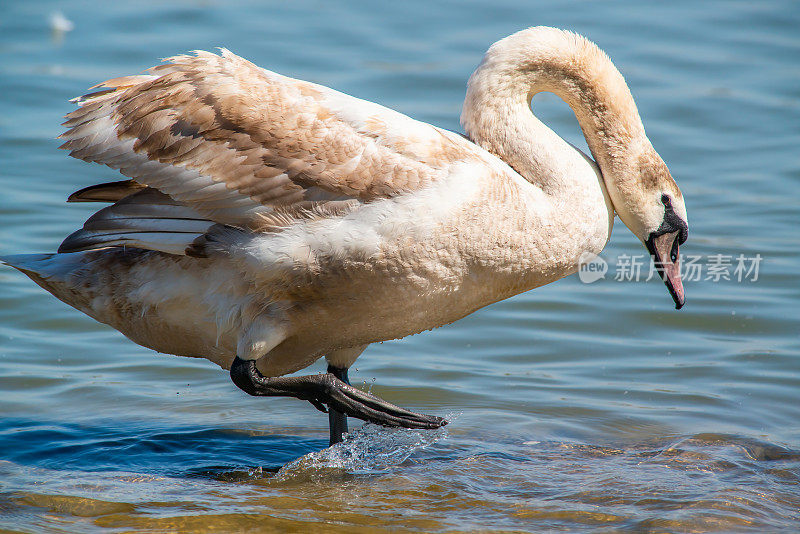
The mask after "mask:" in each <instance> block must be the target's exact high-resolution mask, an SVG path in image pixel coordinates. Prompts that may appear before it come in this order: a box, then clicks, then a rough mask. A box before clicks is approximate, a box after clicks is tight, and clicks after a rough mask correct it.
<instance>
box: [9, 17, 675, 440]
mask: <svg viewBox="0 0 800 534" xmlns="http://www.w3.org/2000/svg"><path fill="white" fill-rule="evenodd" d="M92 89H96V90H95V91H94V92H91V93H89V94H87V95H84V96H82V97H79V98H77V99H75V102H77V104H78V108H77V109H76V110H75V111H73V112H71V113H69V114H68V115H67V116H66V119H67V121H66V122H65V123H64V126H65V127H66V128H67V131H66V132H65V133H64V134H63V135H62V136H61V137H62V138H63V139H64V140H65V142H64V144H63V145H62V146H61V148H63V149H66V150H69V151H70V152H69V153H70V155H71V156H73V157H76V158H79V159H82V160H85V161H90V162H97V163H102V164H105V165H107V166H109V167H111V168H112V169H117V170H119V172H120V173H121V174H122V175H124V176H125V177H127V179H126V180H121V181H115V182H110V183H105V184H99V185H94V186H90V187H87V188H85V189H82V190H80V191H77V192H76V193H74V194H72V195H71V196H70V197H69V199H68V201H72V202H105V203H110V205H108V206H106V207H103V208H102V209H100V210H99V211H97V212H96V213H95V214H94V215H92V216H91V217H90V218H89V219H88V220H87V221H86V223H85V224H84V225H83V228H81V229H80V230H78V231H76V232H75V233H73V234H72V235H70V236H69V237H67V238H66V239H65V240H64V242H63V243H62V244H61V246H60V247H59V249H58V252H57V253H55V254H33V255H13V256H7V257H4V258H3V261H4V262H5V263H6V264H8V265H10V266H12V267H15V268H16V269H18V270H20V271H22V272H23V273H25V274H26V275H27V276H29V277H30V278H31V279H33V281H34V282H36V283H37V284H39V285H40V286H41V287H43V288H44V289H46V290H47V291H49V292H50V293H52V294H53V295H55V296H56V297H57V298H59V299H61V300H62V301H64V302H66V303H67V304H69V305H71V306H73V307H75V308H77V309H78V310H80V311H82V312H84V313H86V314H88V315H89V316H91V317H93V318H94V319H96V320H98V321H100V322H103V323H106V324H108V325H110V326H112V327H113V328H116V329H117V330H119V331H120V332H122V333H123V334H124V335H125V336H127V337H128V338H130V339H131V340H132V341H134V342H135V343H138V344H140V345H143V346H145V347H149V348H151V349H153V350H156V351H159V352H163V353H169V354H175V355H182V356H192V357H201V358H207V359H208V360H211V361H212V362H215V363H216V364H218V365H220V366H221V367H222V368H224V369H227V370H229V371H230V376H231V379H232V381H233V382H234V383H235V384H236V386H238V387H239V388H241V389H242V390H243V391H245V392H247V393H248V394H250V395H256V396H292V397H297V398H299V399H304V400H308V401H310V402H311V403H312V404H313V405H314V406H315V407H317V408H318V409H319V410H321V411H323V412H325V411H327V412H328V413H329V427H330V441H331V443H336V442H338V441H341V440H342V435H343V433H344V432H346V431H347V416H348V415H350V416H353V417H356V418H360V419H363V420H365V421H371V422H374V423H378V424H381V425H388V426H401V427H409V428H435V427H439V426H442V425H444V424H446V423H447V421H446V420H445V419H443V418H440V417H436V416H430V415H424V414H418V413H415V412H411V411H409V410H405V409H403V408H400V407H398V406H395V405H393V404H390V403H388V402H386V401H384V400H382V399H380V398H378V397H376V396H373V395H371V394H369V393H366V392H363V391H361V390H359V389H357V388H354V387H352V386H350V385H349V382H348V376H347V370H348V368H349V367H350V366H351V365H352V364H353V362H354V361H355V360H356V358H357V357H358V356H359V355H360V354H361V353H362V352H363V351H364V349H365V348H366V347H367V346H368V345H369V344H370V343H374V342H377V341H384V340H390V339H397V338H402V337H405V336H408V335H411V334H415V333H418V332H422V331H424V330H429V329H432V328H435V327H439V326H442V325H445V324H448V323H451V322H453V321H456V320H458V319H460V318H462V317H464V316H466V315H468V314H470V313H472V312H474V311H475V310H478V309H480V308H482V307H484V306H486V305H488V304H491V303H494V302H497V301H500V300H503V299H506V298H508V297H511V296H513V295H516V294H518V293H521V292H524V291H528V290H530V289H533V288H536V287H539V286H542V285H544V284H548V283H550V282H553V281H555V280H558V279H559V278H562V277H564V276H567V275H569V274H572V273H574V272H576V271H577V269H578V267H579V263H580V261H581V257H582V255H584V254H587V253H588V254H599V253H600V252H601V251H602V250H603V248H604V247H605V245H606V243H607V242H608V240H609V236H610V233H611V228H612V224H613V220H614V214H615V213H616V214H617V215H618V216H619V218H620V219H621V220H622V222H623V223H624V224H625V225H626V226H627V227H628V228H629V229H630V230H631V232H633V233H634V234H635V235H636V236H637V237H638V238H639V239H640V240H641V242H642V243H643V245H644V246H645V247H646V249H647V250H648V251H649V253H650V254H651V255H652V257H653V260H654V262H655V265H656V267H657V269H658V272H659V273H660V275H661V277H662V279H663V280H664V282H665V284H666V286H667V288H668V290H669V292H670V294H671V295H672V298H673V299H674V302H675V305H676V307H677V308H680V307H681V306H683V304H684V291H683V286H682V284H681V278H680V272H679V245H681V244H683V243H684V242H685V241H686V239H687V235H688V223H687V216H686V208H685V205H684V201H683V196H682V194H681V192H680V190H679V189H678V186H677V185H676V183H675V181H674V180H673V178H672V176H671V175H670V172H669V170H668V169H667V166H666V165H665V163H664V161H663V160H662V159H661V157H660V156H659V155H658V153H657V152H656V151H655V149H654V148H653V146H652V144H651V143H650V141H649V140H648V138H647V135H646V134H645V130H644V127H643V125H642V121H641V119H640V117H639V113H638V111H637V108H636V105H635V103H634V101H633V97H632V96H631V93H630V91H629V89H628V86H627V85H626V83H625V81H624V79H623V77H622V75H621V74H620V73H619V71H618V70H617V69H616V67H615V66H614V64H613V63H612V62H611V60H610V59H609V58H608V56H607V55H606V54H605V53H604V52H602V51H601V50H600V49H599V48H598V47H597V46H596V45H595V44H594V43H592V42H590V41H589V40H587V39H585V38H584V37H581V36H579V35H577V34H575V33H571V32H568V31H562V30H559V29H555V28H548V27H533V28H528V29H525V30H522V31H520V32H517V33H515V34H513V35H511V36H509V37H506V38H504V39H502V40H500V41H498V42H496V43H494V44H493V45H492V46H491V47H490V48H489V50H488V52H487V53H486V55H485V56H484V58H483V61H482V62H481V63H480V65H479V66H478V67H477V70H476V71H475V72H474V74H472V76H471V77H470V79H469V82H468V86H467V93H466V99H465V102H464V106H463V112H462V114H461V124H462V126H463V127H464V131H465V135H463V136H462V135H459V134H456V133H453V132H450V131H447V130H444V129H441V128H437V127H435V126H432V125H429V124H426V123H423V122H419V121H416V120H413V119H411V118H409V117H407V116H405V115H402V114H400V113H398V112H395V111H392V110H390V109H387V108H385V107H382V106H380V105H378V104H374V103H371V102H367V101H364V100H359V99H357V98H354V97H351V96H348V95H346V94H343V93H340V92H337V91H334V90H332V89H329V88H327V87H323V86H321V85H316V84H314V83H309V82H306V81H300V80H295V79H292V78H288V77H285V76H282V75H280V74H276V73H274V72H270V71H268V70H265V69H262V68H259V67H257V66H255V65H254V64H252V63H250V62H248V61H246V60H245V59H243V58H241V57H238V56H236V55H235V54H233V53H231V52H229V51H228V50H225V49H221V52H220V53H219V54H215V53H209V52H204V51H196V52H194V53H192V54H189V55H179V56H176V57H172V58H169V59H166V60H164V63H163V64H161V65H159V66H155V67H153V68H151V69H149V71H148V73H147V74H142V75H136V76H126V77H122V78H115V79H112V80H108V81H105V82H103V83H101V84H99V85H96V86H94V87H93V88H92ZM541 91H549V92H552V93H555V94H556V95H557V96H559V97H560V98H562V99H563V100H564V101H565V102H566V103H567V104H568V105H569V106H570V107H571V108H572V110H573V112H574V113H575V116H576V117H577V119H578V122H579V124H580V127H581V129H582V131H583V134H584V136H585V138H586V142H587V145H588V147H589V149H590V151H591V154H592V156H593V158H594V159H591V158H589V157H588V156H586V155H585V154H584V153H582V152H581V151H580V150H578V149H577V148H575V147H573V146H572V145H570V144H569V143H567V142H566V141H564V140H563V139H561V138H560V137H559V136H558V135H556V134H555V133H554V132H553V131H552V130H550V129H549V128H548V127H547V126H545V125H544V124H543V123H542V122H541V121H539V120H538V119H537V118H536V116H535V115H534V114H533V113H532V111H531V100H532V98H533V96H534V95H535V94H537V93H539V92H541ZM322 356H324V357H325V358H326V360H327V363H328V372H327V373H321V374H317V375H307V376H286V375H288V374H290V373H294V372H296V371H299V370H301V369H304V368H305V367H307V366H309V365H310V364H312V363H313V362H315V361H316V360H317V359H319V358H320V357H322Z"/></svg>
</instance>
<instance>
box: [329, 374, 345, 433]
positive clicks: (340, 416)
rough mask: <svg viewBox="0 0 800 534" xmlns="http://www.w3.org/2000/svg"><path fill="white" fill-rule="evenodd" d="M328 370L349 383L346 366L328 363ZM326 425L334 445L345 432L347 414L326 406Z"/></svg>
mask: <svg viewBox="0 0 800 534" xmlns="http://www.w3.org/2000/svg"><path fill="white" fill-rule="evenodd" d="M328 372H329V373H330V374H332V375H333V376H335V377H336V378H338V379H339V380H341V381H342V382H344V383H345V384H347V385H348V386H349V385H350V379H349V378H348V376H347V367H335V366H333V365H330V364H329V365H328ZM328 425H329V426H330V432H331V441H330V444H331V445H335V444H337V443H339V442H341V441H342V435H343V434H345V433H347V414H345V413H342V412H340V411H338V410H336V409H335V408H330V407H329V408H328Z"/></svg>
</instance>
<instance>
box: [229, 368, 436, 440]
mask: <svg viewBox="0 0 800 534" xmlns="http://www.w3.org/2000/svg"><path fill="white" fill-rule="evenodd" d="M231 380H233V383H234V384H236V386H237V387H238V388H239V389H241V390H242V391H244V392H245V393H248V394H249V395H254V396H265V397H296V398H298V399H302V400H307V401H309V402H310V403H311V404H313V405H314V406H315V407H316V408H317V409H318V410H321V411H323V412H324V411H327V410H326V409H325V405H327V406H328V408H329V409H333V410H336V411H337V412H340V413H343V414H346V415H349V416H351V417H356V418H358V419H361V420H363V421H367V422H370V423H375V424H378V425H383V426H391V427H404V428H439V427H442V426H444V425H446V424H447V420H446V419H444V418H442V417H437V416H435V415H424V414H419V413H415V412H412V411H409V410H406V409H404V408H400V407H399V406H395V405H394V404H391V403H389V402H386V401H385V400H383V399H380V398H378V397H376V396H374V395H372V394H370V393H366V392H364V391H361V390H360V389H357V388H354V387H353V386H351V385H349V384H346V383H345V382H343V381H341V380H339V379H338V378H336V377H335V376H334V375H333V374H331V373H325V374H318V375H305V376H279V377H274V378H267V377H265V376H263V375H262V374H261V373H260V372H259V371H258V369H257V368H256V362H255V361H254V360H242V359H240V358H238V357H237V358H236V359H235V360H234V361H233V364H232V365H231Z"/></svg>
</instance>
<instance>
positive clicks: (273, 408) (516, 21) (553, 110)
mask: <svg viewBox="0 0 800 534" xmlns="http://www.w3.org/2000/svg"><path fill="white" fill-rule="evenodd" d="M3 8H4V9H3V10H0V94H2V95H3V98H2V99H0V162H2V163H0V191H2V194H0V254H5V253H35V252H46V251H52V250H54V249H55V248H56V247H57V246H58V243H59V242H60V241H61V239H63V237H64V236H65V235H67V234H69V233H70V232H72V231H73V230H75V229H76V228H79V227H80V225H82V224H83V221H84V220H85V218H86V217H87V216H88V214H89V213H90V210H91V209H92V208H93V206H86V205H76V204H70V205H67V204H65V203H64V199H65V198H66V197H67V196H68V195H69V194H70V193H71V192H73V191H75V190H76V189H79V188H81V187H84V186H87V185H90V184H93V183H99V182H103V181H110V180H116V179H119V175H118V174H116V173H114V172H112V171H110V170H109V169H107V168H104V167H99V166H91V165H87V164H85V163H82V162H78V161H73V160H70V159H69V158H67V157H66V155H65V154H64V153H63V152H60V151H58V150H56V147H57V146H58V144H59V143H58V141H56V140H55V139H54V138H55V136H56V135H58V134H59V133H60V131H61V130H60V127H59V126H58V123H59V122H60V120H61V116H62V115H63V114H64V113H66V112H68V111H69V110H70V109H71V105H70V104H69V103H68V102H67V100H68V99H69V98H71V97H74V96H76V95H80V94H83V93H85V92H86V88H87V87H88V86H90V85H93V84H95V83H97V82H98V81H101V80H104V79H108V78H110V77H113V76H122V75H126V74H132V73H137V72H140V71H141V70H142V69H144V68H146V67H148V66H150V65H152V64H153V63H154V62H155V61H156V60H157V58H160V57H164V56H168V55H172V54H175V53H180V52H184V51H187V50H192V49H197V48H201V49H213V48H214V47H216V46H226V47H228V48H230V49H231V50H233V51H234V52H236V53H238V54H240V55H242V56H244V57H246V58H248V59H251V60H253V61H254V62H256V63H257V64H259V65H262V66H265V67H267V68H270V69H273V70H276V71H278V72H281V73H284V74H288V75H292V76H296V77H300V78H304V79H309V80H312V81H315V82H319V83H323V84H325V85H330V86H333V87H335V88H336V89H339V90H342V91H345V92H348V93H351V94H354V95H356V96H359V97H362V98H365V99H368V100H373V101H377V102H380V103H382V104H385V105H387V106H389V107H392V108H395V109H398V110H400V111H402V112H405V113H408V114H410V115H412V116H413V117H415V118H418V119H421V120H424V121H428V122H432V123H435V124H437V125H439V126H443V127H445V128H449V129H453V130H459V125H458V115H459V111H460V106H461V101H462V99H463V96H464V86H465V82H466V80H467V78H468V77H469V75H470V73H471V72H472V70H473V69H474V67H475V66H476V64H477V63H478V61H479V58H480V57H481V54H482V53H483V52H484V51H485V49H486V47H487V45H488V44H489V43H491V42H493V41H495V40H496V39H498V38H501V37H504V36H506V35H508V34H510V33H512V32H514V31H516V30H519V29H520V28H522V27H524V26H527V25H533V24H549V25H554V26H560V27H564V28H570V29H574V30H576V31H579V32H581V33H584V34H586V35H588V36H589V37H590V38H592V39H593V40H595V41H597V42H598V43H599V44H600V45H601V46H602V47H603V48H604V49H606V50H607V51H608V52H609V53H610V55H611V57H612V58H613V59H614V61H615V62H616V63H617V64H618V65H619V67H620V69H621V70H622V72H623V73H624V75H625V77H626V80H627V81H628V83H629V84H630V86H631V87H632V90H633V94H634V96H635V98H636V101H637V104H638V105H639V108H640V111H641V113H642V116H643V119H644V123H645V126H646V127H647V131H648V133H649V135H650V138H651V140H652V141H653V143H654V145H655V146H656V148H657V149H658V150H659V153H660V154H661V155H662V156H663V157H664V159H665V160H666V161H667V163H668V164H669V166H670V169H671V171H672V174H673V175H674V176H675V178H676V179H677V181H678V182H679V183H680V185H681V189H682V191H683V193H684V195H685V198H686V203H687V209H688V213H689V218H690V221H691V223H690V224H691V231H690V239H689V241H688V242H687V243H686V246H685V247H682V249H681V250H682V252H684V253H685V254H687V255H699V256H702V257H703V258H709V257H711V256H713V255H716V254H721V255H724V256H726V257H732V258H735V257H737V256H738V255H739V254H744V255H745V256H746V257H754V256H755V255H756V254H760V255H761V256H762V257H763V263H762V264H761V270H760V274H759V279H758V281H757V282H753V283H750V282H748V283H737V282H736V281H731V280H728V281H726V280H722V281H719V282H714V281H712V280H706V279H700V280H697V281H695V282H691V283H687V284H686V294H687V304H686V307H685V308H684V309H682V310H681V311H680V312H676V311H675V310H673V309H672V304H671V300H670V298H669V296H668V295H667V294H666V291H665V289H664V286H663V284H662V283H661V282H659V281H657V280H652V281H650V282H647V283H645V282H639V283H636V282H620V281H614V280H613V279H610V278H611V277H607V278H606V279H603V280H598V281H596V282H594V283H592V284H582V283H581V282H580V281H579V280H578V279H577V278H576V277H570V278H568V279H565V280H562V281H560V282H558V283H556V284H552V285H550V286H547V287H544V288H541V289H538V290H536V291H533V292H531V293H529V294H525V295H520V296H519V297H517V298H514V299H510V300H508V301H506V302H503V303H499V304H497V305H494V306H491V307H489V308H487V309H484V310H481V311H479V312H478V313H476V314H473V315H472V316H470V317H468V318H466V319H464V320H462V321H459V322H457V323H455V324H453V325H451V326H448V327H446V328H442V329H438V330H436V331H435V332H428V333H425V334H423V335H419V336H414V337H412V338H409V339H406V340H403V341H395V342H387V343H383V344H378V345H373V346H371V347H369V348H368V349H367V351H366V352H365V353H364V355H363V356H362V357H361V358H360V359H359V361H358V362H357V364H356V368H354V369H353V370H352V371H351V379H352V380H353V382H354V384H365V387H366V385H369V386H372V387H374V389H375V393H376V394H378V395H379V396H381V397H383V398H385V399H386V400H388V401H390V402H393V403H395V404H399V405H401V406H404V407H408V408H410V409H413V410H415V411H419V412H423V413H431V414H436V415H443V416H444V415H447V414H448V413H452V412H455V413H459V414H460V415H459V416H458V417H457V418H455V419H454V420H453V422H452V423H451V424H450V425H448V426H447V427H446V428H445V429H442V430H439V431H435V432H418V431H408V430H386V429H381V428H376V427H373V426H366V427H363V428H359V424H360V423H358V422H355V421H353V422H352V423H351V427H352V428H353V433H352V435H351V436H350V437H349V439H348V440H347V441H346V442H345V443H343V444H340V445H337V446H336V447H333V448H326V445H327V436H328V435H327V417H326V416H325V415H324V414H320V413H319V412H317V411H316V410H314V409H313V408H312V407H311V406H310V405H308V403H305V402H300V401H297V400H294V399H272V398H271V399H255V398H251V397H248V396H247V395H245V394H243V393H242V392H240V391H238V390H237V389H236V388H235V387H234V386H233V385H232V384H231V383H230V380H229V377H228V376H227V373H225V372H224V371H222V370H220V369H219V368H217V367H215V366H213V365H211V364H209V363H208V362H205V361H201V360H191V359H185V358H177V357H170V356H164V355H158V354H155V353H153V352H151V351H148V350H145V349H142V348H140V347H137V346H135V345H134V344H132V343H131V342H130V341H128V340H126V339H125V338H123V337H122V336H121V335H119V334H117V333H115V332H113V331H111V330H110V329H108V328H107V327H104V326H102V325H99V324H97V323H95V322H93V321H92V320H91V319H89V318H87V317H85V316H83V315H81V314H80V313H78V312H76V311H75V310H72V309H71V308H68V307H66V306H64V305H63V304H61V303H59V302H57V301H55V299H53V298H52V297H50V296H49V295H47V294H45V293H44V292H43V291H41V290H40V289H39V288H38V287H36V286H34V285H33V284H32V283H31V282H30V281H29V280H28V279H26V278H25V277H24V276H22V275H20V274H19V273H16V272H13V271H11V270H10V269H5V268H0V529H10V530H16V531H26V532H31V531H32V532H42V531H58V532H70V533H72V532H92V531H99V530H103V531H106V530H109V529H111V530H112V531H123V532H128V531H137V530H139V531H148V532H164V531H181V532H208V531H214V532H228V531H243V530H253V531H258V532H271V531H275V532H292V531H297V532H308V531H314V532H347V533H352V532H374V531H376V530H377V531H398V530H399V531H402V530H415V531H420V532H435V531H459V530H492V529H496V530H506V531H509V530H510V531H515V530H520V531H532V532H541V531H547V530H585V531H591V532H597V531H600V532H620V531H622V532H642V531H654V532H662V531H717V532H731V531H741V530H750V531H752V532H759V533H760V532H765V531H768V532H774V531H785V532H795V531H796V530H797V525H798V524H800V512H798V510H800V454H799V453H798V451H800V426H798V421H800V337H798V326H797V310H798V302H800V286H798V284H797V273H798V271H800V253H798V251H799V250H800V238H799V237H798V233H797V205H796V204H797V203H796V199H797V198H798V197H800V165H799V164H798V158H797V147H798V146H800V127H799V126H798V125H800V90H799V89H798V84H797V58H798V57H800V40H799V39H798V37H797V28H798V27H800V9H798V8H797V6H796V5H795V3H794V2H792V1H789V0H787V1H784V2H781V1H778V0H776V1H774V2H724V3H723V2H688V1H683V0H678V1H675V2H662V3H657V4H656V3H653V4H637V5H636V6H632V5H629V4H624V3H600V2H577V1H574V2H540V1H525V2H522V1H516V0H496V1H492V2H482V1H481V2H479V1H471V0H466V1H464V2H458V3H457V4H456V3H448V2H424V3H423V2H410V3H409V2H395V3H389V2H384V3H374V2H370V3H368V2H366V1H365V0H354V1H353V2H348V3H329V2H317V1H313V0H299V1H297V2H291V3H283V4H273V3H264V2H257V1H254V0H229V1H226V2H220V1H217V0H210V1H195V0H176V1H172V2H170V1H162V0H159V1H155V0H144V1H142V2H116V3H109V4H108V5H105V6H104V7H103V9H102V10H98V9H97V7H96V5H95V4H94V3H91V2H77V1H61V0H60V1H58V2H57V1H55V0H43V1H41V2H11V3H9V2H6V3H5V4H3ZM56 12H61V13H62V14H63V17H64V19H66V20H68V21H70V22H71V23H72V28H71V31H68V32H66V31H65V32H62V34H61V35H60V38H59V39H58V40H57V41H54V40H53V37H52V35H51V24H52V23H51V19H50V17H51V15H52V14H54V13H56ZM60 24H61V26H62V28H63V27H64V23H63V21H61V22H60ZM59 40H60V42H58V41H59ZM535 105H536V111H537V113H538V114H539V115H540V116H541V118H542V119H543V120H544V121H545V122H546V123H547V124H550V125H552V126H553V127H554V128H555V129H556V130H557V131H558V132H560V133H561V134H562V135H564V136H565V137H566V138H567V139H568V140H569V141H570V142H573V143H576V144H578V145H581V144H582V141H581V137H580V132H579V130H578V127H577V125H576V124H575V119H574V117H573V115H572V114H571V112H570V111H569V110H568V108H566V106H565V105H563V104H561V103H558V102H556V100H555V99H554V98H552V97H551V98H548V95H546V94H545V95H542V98H541V99H539V98H537V101H536V104H535ZM643 252H644V250H643V248H642V247H641V244H640V243H638V242H637V241H636V239H635V238H634V237H633V236H632V235H631V234H630V233H629V232H628V231H627V230H626V229H625V228H624V227H623V226H622V225H621V224H617V225H616V228H615V231H614V235H613V237H612V240H611V243H610V244H609V247H608V248H607V249H606V251H605V252H604V254H603V256H604V257H605V258H606V259H607V260H609V261H610V263H611V264H612V265H615V264H617V263H618V262H615V260H616V259H618V258H620V257H621V256H622V255H625V254H627V255H637V254H642V253H643ZM322 370H324V366H323V365H322V364H317V365H316V366H314V367H312V368H311V369H310V372H319V371H322ZM373 385H374V386H373Z"/></svg>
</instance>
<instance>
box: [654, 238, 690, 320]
mask: <svg viewBox="0 0 800 534" xmlns="http://www.w3.org/2000/svg"><path fill="white" fill-rule="evenodd" d="M679 234H680V232H670V233H666V234H661V235H660V236H651V237H650V239H648V240H647V249H648V250H649V251H650V254H651V255H652V256H653V261H654V262H655V266H656V269H657V270H658V274H659V275H661V279H662V280H664V284H666V286H667V289H669V294H670V295H672V300H674V301H675V309H676V310H680V309H681V308H682V307H683V304H684V302H686V297H685V296H684V294H683V282H682V281H681V270H680V264H681V261H680V251H679V246H678V236H679Z"/></svg>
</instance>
